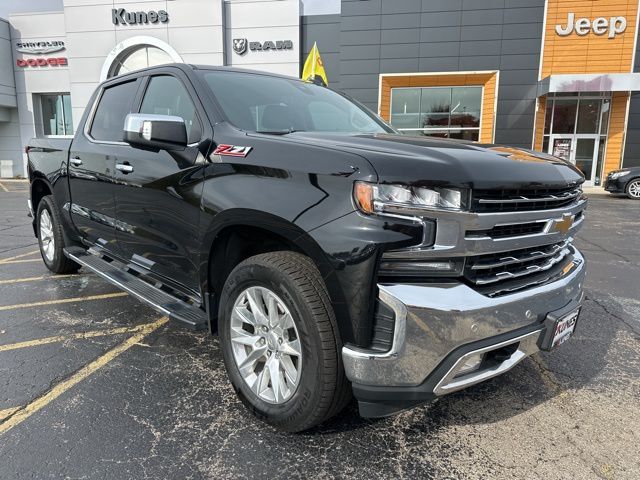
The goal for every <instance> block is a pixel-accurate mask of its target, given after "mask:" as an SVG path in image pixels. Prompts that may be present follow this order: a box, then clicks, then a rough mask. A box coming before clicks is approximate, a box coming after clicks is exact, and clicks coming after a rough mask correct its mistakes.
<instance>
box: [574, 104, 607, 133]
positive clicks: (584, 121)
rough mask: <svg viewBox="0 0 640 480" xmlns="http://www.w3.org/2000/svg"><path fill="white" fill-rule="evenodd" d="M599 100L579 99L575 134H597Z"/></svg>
mask: <svg viewBox="0 0 640 480" xmlns="http://www.w3.org/2000/svg"><path fill="white" fill-rule="evenodd" d="M600 103H602V102H601V101H600V100H595V99H581V100H580V103H579V104H578V124H577V126H576V133H598V120H599V118H598V117H599V113H600Z"/></svg>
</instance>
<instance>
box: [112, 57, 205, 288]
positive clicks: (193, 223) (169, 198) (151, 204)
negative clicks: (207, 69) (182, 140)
mask: <svg viewBox="0 0 640 480" xmlns="http://www.w3.org/2000/svg"><path fill="white" fill-rule="evenodd" d="M142 88H143V90H144V94H143V97H142V101H141V106H140V109H139V111H140V113H149V114H154V115H174V116H178V117H181V118H183V119H184V121H185V125H186V127H187V135H188V139H189V140H188V141H189V146H187V148H186V149H185V150H183V151H171V152H169V151H166V150H160V151H148V150H142V149H138V148H132V147H130V149H129V150H130V151H129V157H128V158H127V159H126V160H125V159H121V161H122V162H121V163H118V164H116V166H115V168H116V184H117V194H116V217H117V219H118V225H119V226H120V227H121V228H118V243H119V245H120V248H121V249H122V251H123V252H124V254H125V256H126V258H127V259H130V261H131V262H132V263H134V264H137V265H139V266H141V267H144V268H146V269H148V270H150V271H151V272H153V273H156V274H159V275H161V276H162V277H164V278H166V279H170V280H172V281H174V282H177V283H178V284H179V285H178V286H184V287H187V289H188V290H189V291H193V292H195V293H199V281H198V279H199V277H198V275H197V272H198V265H197V262H198V258H197V257H198V252H199V247H200V246H199V243H198V238H199V236H198V233H199V230H198V224H199V220H200V197H201V192H202V182H201V179H202V166H203V165H204V158H205V157H204V154H206V151H202V152H201V149H206V145H203V144H202V142H201V139H203V138H210V135H211V132H206V133H203V123H202V122H201V120H200V118H205V117H204V115H203V110H202V107H201V106H200V105H199V103H198V100H197V97H196V96H195V92H194V90H193V88H192V86H191V84H190V83H189V81H188V78H187V77H186V75H184V73H182V72H181V71H180V70H178V69H172V68H166V69H163V70H159V71H158V73H155V72H154V74H153V75H152V76H149V77H147V78H146V79H145V84H144V85H143V87H142ZM199 110H200V113H198V111H199ZM209 128H210V127H209ZM206 134H208V135H209V137H207V136H206ZM122 164H125V165H126V167H125V168H122ZM187 293H188V292H187Z"/></svg>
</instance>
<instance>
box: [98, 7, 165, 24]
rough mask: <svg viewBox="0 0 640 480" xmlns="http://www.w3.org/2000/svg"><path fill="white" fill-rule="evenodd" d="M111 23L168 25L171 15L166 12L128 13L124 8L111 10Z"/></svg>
mask: <svg viewBox="0 0 640 480" xmlns="http://www.w3.org/2000/svg"><path fill="white" fill-rule="evenodd" d="M111 21H112V22H113V24H114V25H138V24H141V23H158V22H160V23H167V22H168V21H169V14H168V13H167V12H166V11H164V10H158V11H157V12H156V11H154V10H151V11H149V12H127V11H126V10H125V9H124V8H112V9H111Z"/></svg>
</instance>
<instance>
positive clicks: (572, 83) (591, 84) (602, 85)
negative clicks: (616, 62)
mask: <svg viewBox="0 0 640 480" xmlns="http://www.w3.org/2000/svg"><path fill="white" fill-rule="evenodd" d="M633 91H640V73H596V74H569V75H550V76H548V77H547V78H545V79H543V80H540V81H539V82H538V96H539V97H540V96H542V95H546V94H547V93H558V92H564V93H567V92H633Z"/></svg>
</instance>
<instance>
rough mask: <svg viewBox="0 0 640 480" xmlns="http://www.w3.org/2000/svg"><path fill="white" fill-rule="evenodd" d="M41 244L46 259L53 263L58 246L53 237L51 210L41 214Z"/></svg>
mask: <svg viewBox="0 0 640 480" xmlns="http://www.w3.org/2000/svg"><path fill="white" fill-rule="evenodd" d="M40 243H41V245H42V246H41V248H42V253H44V256H45V258H46V259H47V260H49V261H50V262H53V258H54V256H55V250H56V245H55V240H54V236H53V222H52V221H51V215H50V214H49V210H42V213H41V214H40Z"/></svg>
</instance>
